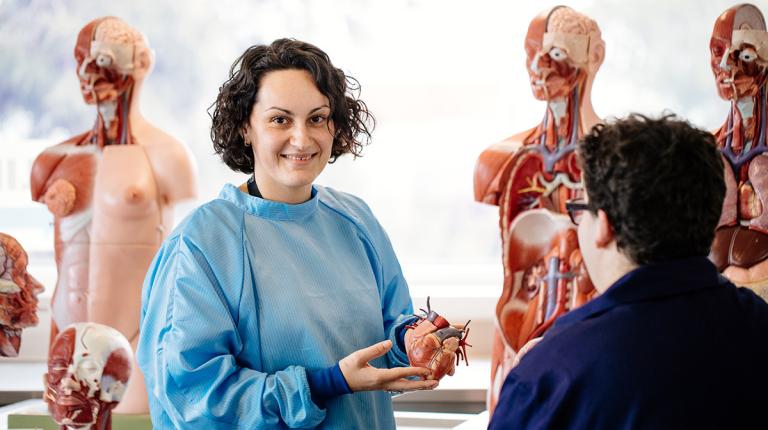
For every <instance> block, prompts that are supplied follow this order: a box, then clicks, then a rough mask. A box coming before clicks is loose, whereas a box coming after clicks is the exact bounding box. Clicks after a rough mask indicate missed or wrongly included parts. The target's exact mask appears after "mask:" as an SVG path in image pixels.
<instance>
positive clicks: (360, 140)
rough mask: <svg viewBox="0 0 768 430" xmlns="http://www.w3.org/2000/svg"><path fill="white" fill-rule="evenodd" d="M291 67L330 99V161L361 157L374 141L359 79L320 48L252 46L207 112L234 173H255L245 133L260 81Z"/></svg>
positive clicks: (283, 42) (279, 43) (280, 43)
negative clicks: (308, 79)
mask: <svg viewBox="0 0 768 430" xmlns="http://www.w3.org/2000/svg"><path fill="white" fill-rule="evenodd" d="M290 69H294V70H296V69H298V70H306V71H307V72H309V74H310V75H312V78H313V79H314V81H315V85H317V88H318V90H320V92H321V93H322V94H323V95H324V96H326V97H328V101H329V102H330V108H331V120H332V121H333V125H334V127H335V132H334V136H333V146H332V147H331V158H330V161H329V163H333V162H334V161H336V159H337V158H338V157H339V156H340V155H343V154H346V153H351V154H352V155H354V156H355V157H359V156H360V155H361V152H362V149H363V146H365V145H367V144H368V143H370V139H371V131H373V127H374V125H375V120H374V118H373V115H371V113H370V112H368V107H367V106H366V105H365V103H364V102H363V101H362V100H360V99H359V98H358V96H359V93H360V84H359V83H358V82H357V80H356V79H355V78H353V77H351V76H347V75H346V74H344V72H343V71H342V70H341V69H337V68H336V67H334V66H333V64H332V63H331V59H330V58H328V55H327V54H326V53H325V52H323V51H322V50H321V49H320V48H318V47H316V46H314V45H311V44H309V43H306V42H301V41H298V40H295V39H277V40H275V41H274V42H272V43H271V44H270V45H254V46H251V47H250V48H248V49H246V50H245V52H244V53H243V55H241V56H240V57H239V58H238V59H237V60H235V62H234V63H233V64H232V67H231V68H230V70H229V79H227V81H226V82H224V85H222V86H221V88H219V95H218V96H217V97H216V101H215V102H214V103H213V104H212V105H211V107H210V108H209V109H208V113H209V115H210V116H211V119H212V120H213V124H212V126H211V140H213V148H214V150H215V151H216V153H217V154H219V155H220V156H221V159H222V160H223V161H224V163H226V164H227V166H229V167H230V168H231V169H232V170H235V171H240V172H243V173H249V174H250V173H253V152H251V148H249V147H248V146H246V145H245V141H244V140H243V135H242V130H243V127H244V126H245V124H247V123H248V120H249V118H250V116H251V112H252V110H253V105H254V104H255V103H256V96H257V94H258V92H259V84H260V82H261V78H262V77H263V76H264V75H265V74H267V73H269V72H272V71H275V70H290ZM211 109H213V113H212V114H211V113H210V111H211ZM369 123H370V125H369ZM329 127H330V124H329Z"/></svg>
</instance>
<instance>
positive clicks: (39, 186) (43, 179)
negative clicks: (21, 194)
mask: <svg viewBox="0 0 768 430" xmlns="http://www.w3.org/2000/svg"><path fill="white" fill-rule="evenodd" d="M56 148H58V146H55V147H53V148H49V149H47V150H46V151H43V152H42V153H41V154H40V155H38V156H37V158H36V159H35V161H34V163H33V164H32V172H31V175H30V190H31V192H32V200H34V201H37V202H40V203H44V204H45V205H46V206H48V210H50V211H51V213H53V214H54V215H56V216H58V217H63V216H67V215H69V214H70V213H71V212H72V209H73V208H74V206H75V200H76V199H77V193H76V191H75V186H74V185H73V184H72V183H71V182H70V181H68V180H66V179H63V178H59V179H55V180H53V181H51V175H52V174H53V172H54V170H55V169H56V167H57V166H58V165H59V163H60V162H61V161H62V160H63V159H64V157H65V155H64V153H63V152H58V151H57V150H56Z"/></svg>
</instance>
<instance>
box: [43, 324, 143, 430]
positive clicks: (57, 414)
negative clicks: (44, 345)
mask: <svg viewBox="0 0 768 430" xmlns="http://www.w3.org/2000/svg"><path fill="white" fill-rule="evenodd" d="M131 355H132V351H131V347H130V345H129V344H128V340H127V339H126V338H125V336H123V335H122V334H120V332H118V331H117V330H115V329H113V328H111V327H107V326H105V325H102V324H95V323H76V324H73V325H71V326H69V327H67V328H66V329H64V330H63V331H61V332H60V333H59V334H58V335H57V336H56V338H55V339H54V341H53V344H52V345H51V349H50V351H49V353H48V373H46V375H45V384H46V391H45V401H46V402H47V403H48V410H49V411H50V412H51V415H52V416H53V420H54V421H56V423H58V424H59V425H61V429H62V430H66V429H72V428H77V429H94V430H109V429H110V428H111V427H112V409H114V408H115V406H117V404H118V402H120V400H121V399H122V397H123V395H124V393H125V388H126V385H127V384H128V380H129V378H130V376H131Z"/></svg>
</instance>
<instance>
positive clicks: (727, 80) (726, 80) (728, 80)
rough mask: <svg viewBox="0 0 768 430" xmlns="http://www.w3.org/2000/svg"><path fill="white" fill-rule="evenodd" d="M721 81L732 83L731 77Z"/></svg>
mask: <svg viewBox="0 0 768 430" xmlns="http://www.w3.org/2000/svg"><path fill="white" fill-rule="evenodd" d="M723 83H724V84H732V83H733V79H731V78H727V79H723Z"/></svg>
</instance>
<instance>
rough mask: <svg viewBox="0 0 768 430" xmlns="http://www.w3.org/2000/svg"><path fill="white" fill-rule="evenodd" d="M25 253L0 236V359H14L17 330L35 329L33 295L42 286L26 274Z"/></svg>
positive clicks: (19, 333)
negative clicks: (0, 357) (33, 327)
mask: <svg viewBox="0 0 768 430" xmlns="http://www.w3.org/2000/svg"><path fill="white" fill-rule="evenodd" d="M27 261H28V260H27V253H26V252H24V249H23V248H22V247H21V245H20V244H19V242H17V241H16V239H14V238H13V237H11V236H9V235H7V234H3V233H0V356H2V357H16V356H17V355H19V348H20V347H21V330H22V329H24V328H26V327H32V326H35V325H37V295H38V294H40V293H41V292H42V291H43V286H42V285H41V284H40V283H39V282H37V280H36V279H35V278H33V277H32V275H30V274H29V273H27Z"/></svg>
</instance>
